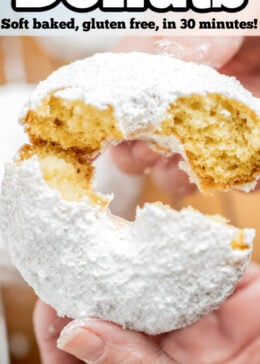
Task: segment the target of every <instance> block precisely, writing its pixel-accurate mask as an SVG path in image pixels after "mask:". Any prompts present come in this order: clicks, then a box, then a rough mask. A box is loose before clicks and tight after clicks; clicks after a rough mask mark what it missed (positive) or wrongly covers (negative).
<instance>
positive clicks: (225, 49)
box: [115, 36, 243, 68]
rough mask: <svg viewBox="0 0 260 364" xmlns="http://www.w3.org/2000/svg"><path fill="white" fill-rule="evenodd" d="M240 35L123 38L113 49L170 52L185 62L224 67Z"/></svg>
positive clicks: (239, 44) (240, 43) (238, 42)
mask: <svg viewBox="0 0 260 364" xmlns="http://www.w3.org/2000/svg"><path fill="white" fill-rule="evenodd" d="M242 43H243V38H242V37H158V36H157V37H156V36H153V37H140V36H138V37H126V38H122V40H121V42H120V43H119V44H118V45H117V47H116V49H115V51H116V52H131V51H140V52H147V53H154V54H169V55H170V56H172V57H175V58H179V59H182V60H184V61H193V62H198V63H204V64H207V65H210V66H212V67H214V68H220V67H222V66H224V65H225V64H226V63H227V62H229V60H230V59H232V57H233V56H234V55H235V54H236V53H237V52H238V50H239V49H240V47H241V45H242Z"/></svg>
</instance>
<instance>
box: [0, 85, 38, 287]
mask: <svg viewBox="0 0 260 364" xmlns="http://www.w3.org/2000/svg"><path fill="white" fill-rule="evenodd" d="M32 90H33V85H29V84H26V83H13V84H9V85H6V86H1V87H0V110H1V119H0V181H1V180H2V177H3V174H4V164H5V163H6V162H8V161H9V160H10V159H12V158H13V156H14V155H15V153H16V152H17V149H18V148H20V146H21V145H22V144H24V143H26V142H27V140H28V138H27V135H26V134H25V132H24V130H23V128H22V127H21V126H20V125H19V124H18V118H19V112H20V110H21V108H22V106H23V105H24V103H25V101H26V100H27V99H28V97H29V95H30V94H31V92H32ZM1 267H4V270H6V269H7V267H8V268H9V267H10V259H9V256H8V253H7V251H6V248H5V246H4V244H3V242H2V236H1V232H0V281H1V280H2V279H4V275H5V271H2V270H1Z"/></svg>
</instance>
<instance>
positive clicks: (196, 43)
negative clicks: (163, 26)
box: [111, 37, 260, 198]
mask: <svg viewBox="0 0 260 364" xmlns="http://www.w3.org/2000/svg"><path fill="white" fill-rule="evenodd" d="M116 51H125V52H128V51H144V52H149V53H167V54H170V55H172V56H175V57H177V58H181V59H184V60H186V61H194V62H198V63H204V64H208V65H210V66H212V67H214V68H217V69H219V70H220V72H223V73H225V74H228V75H233V76H236V77H237V78H238V79H239V80H240V81H241V82H242V83H243V85H244V86H245V87H246V88H247V89H249V90H250V91H252V92H253V94H254V95H255V96H258V97H259V96H260V86H259V85H260V72H259V57H260V38H259V37H248V38H246V39H245V40H243V38H241V37H149V38H148V37H129V38H128V39H127V40H125V39H124V41H122V43H120V44H119V45H118V46H117V49H116ZM237 52H239V53H237ZM111 153H112V157H113V159H114V162H115V163H116V165H117V166H118V167H119V168H120V169H121V170H123V171H124V172H126V173H128V174H142V173H144V172H145V171H148V170H149V173H150V174H151V177H152V179H153V180H154V181H155V182H156V184H157V185H158V186H159V187H160V188H162V189H163V190H164V191H166V192H168V193H170V194H171V195H172V196H173V197H175V198H176V197H177V198H179V197H181V196H183V195H185V194H187V193H190V192H193V191H194V190H195V189H196V187H195V185H194V184H190V183H189V179H188V177H187V175H186V173H184V172H183V171H182V170H180V169H179V168H178V163H179V161H180V157H179V156H178V155H173V156H172V157H170V158H165V157H162V156H160V155H158V154H157V153H155V152H153V151H151V149H150V148H149V147H148V145H147V144H146V143H145V142H141V141H134V142H124V143H122V144H119V145H118V146H116V147H114V148H113V149H112V150H111ZM258 186H260V184H259V185H258Z"/></svg>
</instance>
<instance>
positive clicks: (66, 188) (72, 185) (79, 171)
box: [20, 144, 109, 207]
mask: <svg viewBox="0 0 260 364" xmlns="http://www.w3.org/2000/svg"><path fill="white" fill-rule="evenodd" d="M35 154H36V155H37V156H38V160H39V163H40V168H41V171H42V174H43V178H44V180H45V182H46V183H47V184H48V185H49V187H50V188H53V189H56V190H58V191H59V192H60V194H61V197H62V198H63V199H64V200H67V201H80V200H81V199H82V198H83V197H84V196H87V197H90V199H91V201H93V203H95V204H98V205H100V206H103V207H104V206H106V205H107V204H108V202H109V201H108V199H106V197H105V196H103V195H101V194H98V193H96V192H94V191H93V188H92V183H91V182H92V176H93V173H94V167H93V166H92V164H91V163H90V161H88V160H87V159H86V156H85V155H82V154H80V153H77V152H73V151H70V152H69V153H68V152H64V151H63V150H62V149H60V148H59V147H57V146H53V145H51V144H50V145H47V144H45V145H38V146H31V145H26V146H24V147H23V148H22V149H21V152H20V159H21V160H25V159H29V158H31V157H32V156H33V155H35Z"/></svg>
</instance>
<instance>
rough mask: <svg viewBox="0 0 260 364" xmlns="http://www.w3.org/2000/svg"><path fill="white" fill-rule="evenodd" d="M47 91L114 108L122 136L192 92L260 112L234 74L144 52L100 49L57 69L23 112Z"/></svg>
mask: <svg viewBox="0 0 260 364" xmlns="http://www.w3.org/2000/svg"><path fill="white" fill-rule="evenodd" d="M50 93H54V95H55V96H57V97H60V98H64V99H66V100H82V101H84V103H86V104H89V105H93V106H96V107H97V108H99V109H105V108H107V107H108V105H111V106H113V107H114V111H115V115H116V118H117V121H118V126H119V127H120V129H121V130H122V132H123V133H124V134H125V136H128V135H129V134H131V133H132V132H134V131H137V130H139V129H140V128H146V127H153V129H154V130H155V129H159V128H160V125H161V122H162V121H163V120H165V118H166V115H167V110H168V108H169V104H170V103H173V102H174V101H175V100H176V99H177V98H179V97H181V96H189V95H192V94H198V95H206V94H212V93H219V94H222V95H224V96H226V97H228V98H231V99H234V100H237V101H240V102H242V103H244V104H245V105H247V106H248V107H249V108H250V109H252V110H253V111H255V112H256V114H257V115H258V116H260V101H259V100H258V99H256V98H255V97H253V96H252V94H251V93H250V92H249V91H247V90H245V89H244V88H243V87H242V85H241V84H240V83H239V82H238V81H237V80H236V79H235V78H233V77H227V76H224V75H220V74H219V73H218V72H217V71H215V70H213V69H212V68H210V67H208V66H206V65H198V64H195V63H192V62H183V61H181V60H177V59H173V58H171V57H169V56H163V55H162V56H159V55H151V54H145V53H125V54H124V53H121V54H114V53H100V54H96V55H94V56H92V57H89V58H86V59H84V60H80V61H76V62H74V63H72V64H70V65H67V66H64V67H62V68H60V69H58V70H57V71H56V72H54V73H53V74H51V75H50V76H49V77H48V78H47V79H46V80H45V81H43V82H41V83H40V84H39V85H38V87H37V88H36V90H35V91H34V93H33V94H32V97H31V99H30V102H29V103H28V104H27V105H26V107H25V109H24V110H23V114H22V116H24V115H25V113H26V111H28V110H29V109H37V107H39V106H40V105H41V102H42V100H43V99H45V98H47V97H48V95H49V94H50Z"/></svg>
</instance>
